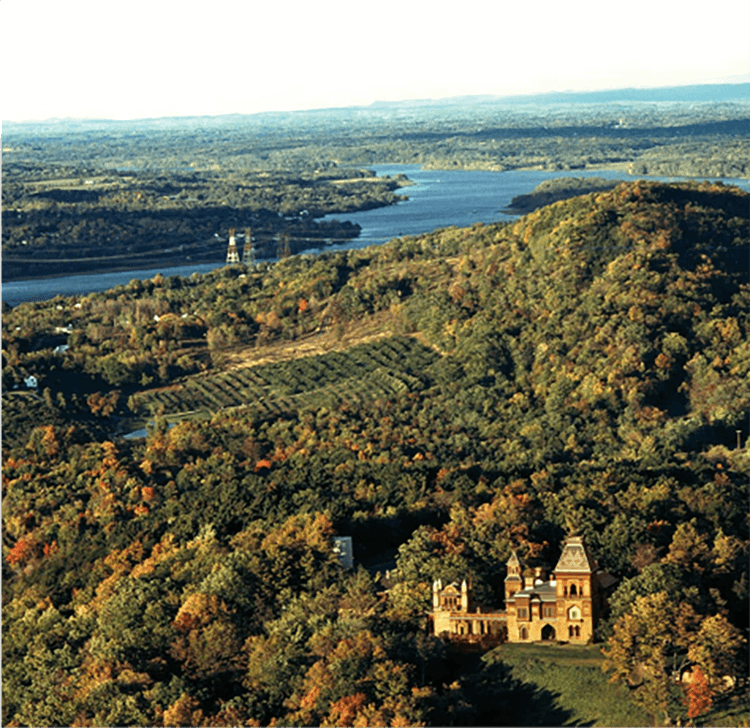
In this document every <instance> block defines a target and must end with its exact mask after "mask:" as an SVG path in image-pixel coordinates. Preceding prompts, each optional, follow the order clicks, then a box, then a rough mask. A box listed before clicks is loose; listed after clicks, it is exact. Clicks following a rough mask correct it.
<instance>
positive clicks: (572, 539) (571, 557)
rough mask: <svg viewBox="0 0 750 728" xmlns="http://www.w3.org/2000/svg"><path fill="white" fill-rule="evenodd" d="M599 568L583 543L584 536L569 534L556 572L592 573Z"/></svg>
mask: <svg viewBox="0 0 750 728" xmlns="http://www.w3.org/2000/svg"><path fill="white" fill-rule="evenodd" d="M597 568H598V567H597V565H596V561H595V560H594V559H593V557H592V556H591V554H590V553H589V550H588V549H587V548H586V546H585V544H584V543H583V538H582V537H581V536H569V537H568V539H567V540H566V542H565V546H564V548H563V551H562V554H561V555H560V560H559V561H558V562H557V566H556V567H555V573H559V572H570V571H573V572H576V573H578V574H591V573H593V572H594V571H596V570H597Z"/></svg>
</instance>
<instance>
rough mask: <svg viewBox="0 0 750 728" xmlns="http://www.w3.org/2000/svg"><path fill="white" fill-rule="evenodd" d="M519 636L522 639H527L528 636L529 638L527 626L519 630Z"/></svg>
mask: <svg viewBox="0 0 750 728" xmlns="http://www.w3.org/2000/svg"><path fill="white" fill-rule="evenodd" d="M518 636H519V637H520V638H521V639H522V640H526V639H528V638H529V636H528V633H527V632H526V627H521V629H520V630H519V632H518Z"/></svg>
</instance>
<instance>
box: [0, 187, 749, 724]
mask: <svg viewBox="0 0 750 728" xmlns="http://www.w3.org/2000/svg"><path fill="white" fill-rule="evenodd" d="M749 208H750V195H748V194H747V193H744V192H741V191H739V190H737V189H735V188H730V187H725V186H723V185H721V184H708V183H703V184H697V183H695V184H680V185H661V184H656V183H646V182H636V183H628V184H621V185H619V186H617V187H616V188H614V189H611V190H603V191H598V192H593V193H591V194H588V195H584V196H581V197H576V198H573V199H568V200H562V201H560V202H557V203H555V204H553V205H550V206H548V207H543V208H541V209H538V210H536V211H534V212H532V213H530V214H529V215H527V216H526V217H523V218H521V219H520V220H518V221H517V222H515V223H512V224H508V225H477V226H474V227H472V228H467V229H446V230H439V231H435V232H434V233H431V234H428V235H423V236H419V237H409V238H403V239H399V240H394V241H392V242H390V243H388V244H386V245H384V246H382V247H380V248H368V249H366V250H357V251H349V252H346V253H335V254H326V255H321V256H319V257H315V258H313V257H298V256H293V257H291V258H288V259H285V260H283V261H281V262H279V263H278V264H276V265H273V266H268V265H262V266H259V267H257V268H252V269H247V270H246V269H244V268H242V267H239V266H237V267H228V268H225V269H222V270H220V271H215V272H213V273H210V274H207V275H205V276H199V275H194V276H191V277H190V278H188V279H179V278H163V277H161V276H157V277H156V278H154V279H151V280H148V281H133V282H131V284H129V285H128V286H120V287H118V288H116V289H113V290H111V291H108V292H105V293H93V294H89V295H86V296H80V297H76V298H70V299H64V298H57V299H54V300H52V301H49V302H45V303H35V304H22V305H20V306H18V307H17V308H15V309H13V310H6V311H5V312H4V315H3V321H2V325H3V414H4V417H3V420H4V421H3V425H4V438H3V475H4V480H3V557H4V558H3V581H4V589H3V599H4V605H3V712H4V715H3V722H4V723H5V724H8V725H43V724H50V723H55V724H70V725H240V724H247V725H266V724H271V723H275V724H282V725H283V724H296V725H430V724H433V725H447V724H451V723H454V724H464V725H467V724H472V723H474V724H484V725H486V724H489V723H490V722H493V721H497V722H498V724H503V723H506V724H514V725H518V724H519V722H520V721H522V720H524V715H525V716H526V717H527V718H528V719H530V720H531V719H533V720H538V721H541V722H544V721H549V720H552V719H554V720H555V721H561V722H564V721H565V720H573V721H575V722H592V723H593V722H598V724H617V725H625V724H628V722H630V724H632V725H642V724H643V721H644V716H647V717H648V718H649V720H650V719H652V718H653V720H654V721H656V722H658V723H663V722H666V721H667V720H672V721H674V720H676V719H678V718H679V719H681V720H683V721H685V720H686V719H687V718H688V717H690V718H691V719H693V720H698V721H702V720H703V721H707V722H708V723H709V724H720V723H721V721H722V720H727V721H738V720H743V719H744V720H747V719H748V718H750V716H748V715H747V713H744V717H743V714H742V713H741V711H742V707H741V706H742V705H743V698H746V695H744V690H745V689H746V685H747V682H746V679H747V674H746V665H747V642H746V637H747V629H748V574H747V563H748V545H749V542H748V518H747V503H748V496H749V495H750V493H749V492H748V491H749V487H748V482H749V478H748V475H750V454H749V453H750V451H749V450H748V449H747V448H746V447H745V442H746V439H747V437H748V434H749V433H748V415H749V414H750V337H749V336H748V334H749V333H750V282H749V281H748V264H749V261H748V249H749V247H748V246H750V229H749V227H750V226H749V224H748V210H749ZM65 347H68V348H67V349H66V348H65ZM30 376H34V377H35V378H36V380H37V383H38V392H34V391H28V390H27V385H26V383H25V382H26V381H27V380H28V377H30ZM139 419H140V420H144V421H149V423H150V424H149V425H148V429H149V434H148V437H147V438H145V439H137V438H136V439H123V438H122V437H120V436H119V435H118V433H122V432H123V431H125V430H126V428H127V427H134V426H135V424H134V423H135V422H137V421H138V420H139ZM738 438H739V441H740V444H741V445H742V446H743V447H741V448H740V447H737V443H738ZM571 530H576V531H578V532H579V533H581V534H582V535H583V536H584V537H585V539H586V543H587V544H588V546H589V547H590V549H591V551H592V552H593V553H594V554H595V555H596V557H597V559H598V561H599V563H600V565H601V566H602V568H605V569H607V570H608V571H610V572H611V573H612V574H614V575H616V576H617V577H618V579H619V585H618V588H617V590H616V591H615V593H614V595H613V598H612V609H611V613H610V614H609V615H608V617H607V619H606V620H605V621H604V622H603V623H602V624H601V625H600V628H599V640H600V641H601V645H602V647H603V648H604V653H605V658H606V659H605V663H604V665H605V669H606V671H607V676H609V677H611V678H612V680H613V681H614V683H615V684H612V685H609V684H607V685H604V684H603V683H600V682H597V683H596V684H597V685H598V686H599V687H597V688H596V690H597V691H598V692H597V694H598V695H599V694H601V695H604V694H605V693H602V692H601V691H604V690H606V689H611V690H612V691H614V692H613V693H612V695H613V696H615V694H616V701H614V698H613V702H612V705H614V704H615V702H616V703H617V706H618V708H617V710H618V711H620V712H618V713H616V714H615V713H606V710H605V708H604V707H602V706H603V705H604V704H605V703H606V702H607V701H605V700H603V699H602V700H600V701H593V700H592V701H591V704H590V705H583V704H581V701H580V700H578V702H576V703H575V708H572V707H570V706H571V705H573V702H574V701H573V700H572V699H570V700H568V702H565V700H563V699H562V698H561V699H560V702H558V703H556V705H557V707H556V708H555V710H556V711H557V712H555V713H554V714H551V713H544V714H541V713H539V712H538V711H536V712H535V711H529V712H519V711H518V706H515V707H513V706H514V698H513V696H518V695H525V696H526V699H527V700H528V701H530V703H531V702H534V700H539V701H541V700H542V699H543V700H548V696H545V697H540V694H539V693H534V692H533V691H532V690H531V689H530V688H529V686H528V685H529V684H530V683H529V684H527V683H526V682H524V680H531V679H532V678H533V679H535V680H537V681H538V683H537V684H539V685H542V684H543V685H545V686H548V688H549V689H550V690H554V691H557V693H556V694H558V695H559V694H561V691H562V693H564V692H565V688H564V687H559V686H560V685H561V684H562V683H560V681H558V682H555V679H556V677H555V674H553V672H552V671H548V672H547V673H545V674H543V675H542V677H539V675H540V671H539V670H538V669H536V668H535V667H534V665H532V664H531V663H526V664H522V663H520V662H519V660H520V658H519V657H518V649H517V648H516V649H514V650H513V652H512V653H509V656H508V662H507V664H506V663H503V646H500V647H499V648H496V650H494V651H493V652H492V653H491V654H490V655H489V656H487V657H486V659H485V660H484V661H481V662H476V663H473V666H472V668H471V669H470V670H468V669H465V668H466V664H467V662H466V659H467V658H466V656H465V655H464V656H457V655H456V654H455V652H454V651H453V650H451V649H450V648H449V647H448V646H447V645H445V644H443V643H442V642H441V641H440V640H438V639H436V638H433V637H432V636H430V634H429V631H428V630H427V629H426V610H427V609H428V608H429V585H430V583H431V582H432V580H433V579H435V578H438V577H440V578H442V579H444V580H446V579H447V580H451V579H457V578H463V577H464V576H466V575H470V576H471V578H472V580H473V585H474V590H475V592H476V594H477V596H478V598H479V600H480V601H482V602H484V603H488V604H494V605H499V604H501V602H502V594H503V579H504V577H505V571H504V567H503V564H504V562H505V560H506V559H507V558H508V555H509V553H510V551H511V549H516V550H517V551H518V553H519V555H520V556H521V557H522V558H524V559H525V560H526V562H528V563H529V564H531V565H532V566H533V565H545V566H547V567H551V566H554V564H555V562H556V559H557V558H558V557H559V548H560V544H561V541H562V539H563V537H564V536H565V534H566V533H568V532H570V531H571ZM336 534H339V535H350V536H352V538H353V542H354V550H355V557H356V559H357V561H359V562H364V563H367V564H377V563H385V562H387V561H388V560H389V558H390V556H391V555H392V554H393V553H394V552H396V566H397V568H396V569H394V570H391V571H390V574H389V579H388V580H387V581H386V582H383V581H382V580H380V579H378V578H377V574H372V573H368V571H367V570H366V569H364V568H362V567H361V566H359V565H358V566H357V568H356V569H355V570H354V571H353V572H345V571H343V570H342V569H341V567H340V566H339V565H338V562H337V560H336V558H335V556H334V554H333V553H332V548H331V546H332V543H331V539H332V537H333V536H334V535H336ZM386 586H387V587H388V590H387V592H386V591H385V587H386ZM514 647H515V646H514ZM514 665H515V667H514ZM687 668H692V674H693V677H694V679H693V682H692V683H691V684H690V686H689V687H688V686H687V683H680V682H679V681H678V678H679V677H680V675H681V674H682V671H683V670H684V669H687ZM580 669H583V668H580ZM542 672H543V671H542ZM576 674H578V675H579V677H580V676H581V675H583V673H576ZM529 676H531V677H529ZM539 681H541V682H539ZM591 684H594V683H593V682H592V683H591ZM550 686H552V687H550ZM545 689H546V688H545ZM524 691H525V692H524ZM572 692H573V691H572ZM534 695H537V698H534ZM552 699H554V695H553V696H552V698H549V700H552ZM498 706H501V707H502V706H505V707H504V708H503V709H502V710H501V709H500V708H499V707H498ZM623 706H624V707H623ZM627 706H631V710H630V712H629V709H628V707H627ZM737 706H740V707H737ZM586 711H588V712H586ZM597 711H599V712H597ZM601 711H604V712H601ZM727 715H731V716H732V717H731V718H727V717H726V716H727ZM531 716H535V717H533V718H532V717H531ZM550 716H553V717H550Z"/></svg>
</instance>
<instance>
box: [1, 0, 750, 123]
mask: <svg viewBox="0 0 750 728" xmlns="http://www.w3.org/2000/svg"><path fill="white" fill-rule="evenodd" d="M749 72H750V2H748V0H712V1H711V2H706V1H705V0H701V1H696V0H680V1H679V2H676V1H675V0H648V1H645V0H625V1H624V2H616V1H615V0H554V1H553V0H525V2H519V1H518V0H513V1H511V0H449V1H446V0H429V1H427V0H399V1H398V2H396V1H394V0H376V1H374V0H345V1H343V0H305V1H304V2H302V1H299V0H210V2H209V1H207V0H203V1H201V2H196V1H195V0H179V1H177V0H145V1H144V0H128V2H124V1H123V0H2V2H0V118H2V119H3V120H11V121H25V120H40V119H47V118H66V117H72V118H100V119H101V118H106V119H138V118H153V117H162V116H191V115H218V114H229V113H243V114H251V113H256V112H261V111H281V110H284V111H286V110H296V109H310V108H327V107H337V106H363V105H368V104H370V103H372V102H374V101H383V100H388V101H396V100H402V99H422V98H445V97H451V96H461V95H467V94H489V95H497V96H506V95H517V94H534V93H544V92H548V91H567V90H572V91H579V90H580V91H583V90H600V89H613V88H631V87H634V88H647V87H657V86H680V85H687V84H693V83H720V82H740V81H750V75H748V74H749Z"/></svg>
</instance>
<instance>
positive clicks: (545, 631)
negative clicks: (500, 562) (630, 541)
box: [432, 536, 616, 644]
mask: <svg viewBox="0 0 750 728" xmlns="http://www.w3.org/2000/svg"><path fill="white" fill-rule="evenodd" d="M506 568H507V575H506V577H505V609H488V608H483V607H481V606H477V605H475V604H474V603H473V599H472V594H471V585H470V584H469V583H468V582H467V581H466V580H464V581H463V582H462V583H461V584H460V585H458V584H456V583H453V584H448V585H447V586H445V587H443V584H442V582H441V581H440V580H437V581H436V582H435V583H434V584H433V586H432V622H433V627H434V632H435V634H436V635H447V636H448V637H450V638H454V639H482V638H487V639H489V640H492V641H497V642H505V641H507V642H538V641H559V642H574V643H578V644H586V643H588V642H591V641H592V640H593V638H594V629H595V628H596V625H597V624H598V622H599V619H600V618H601V615H602V612H603V611H604V609H605V607H606V603H607V596H608V594H609V593H610V591H611V589H612V587H613V586H614V584H615V581H616V580H615V579H614V578H613V577H612V576H611V575H610V574H608V573H607V572H606V571H602V570H601V569H599V567H598V565H597V564H596V561H594V559H593V558H592V556H591V554H590V553H589V551H588V549H587V548H586V546H585V544H584V542H583V538H582V537H581V536H570V537H569V538H568V539H567V540H566V542H565V545H564V546H563V550H562V554H561V555H560V559H559V560H558V562H557V565H556V566H555V569H554V572H553V573H552V574H550V577H549V579H546V580H545V578H544V573H543V571H542V570H541V569H539V568H537V569H535V570H533V571H532V570H529V569H524V567H523V564H522V563H521V561H520V560H519V558H518V556H517V555H516V554H515V552H514V553H512V554H511V557H510V558H509V559H508V561H507V563H506Z"/></svg>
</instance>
